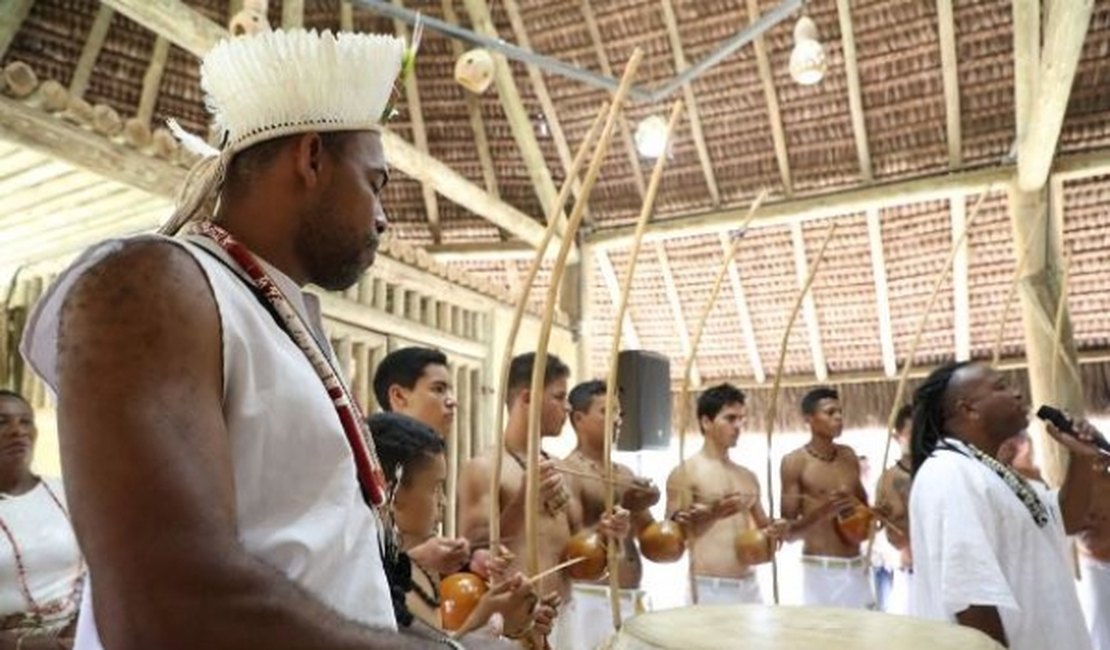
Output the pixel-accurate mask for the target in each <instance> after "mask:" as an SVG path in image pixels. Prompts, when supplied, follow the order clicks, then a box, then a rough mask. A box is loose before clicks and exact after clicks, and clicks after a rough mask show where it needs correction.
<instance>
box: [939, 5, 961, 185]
mask: <svg viewBox="0 0 1110 650" xmlns="http://www.w3.org/2000/svg"><path fill="white" fill-rule="evenodd" d="M937 23H938V27H939V29H940V61H941V69H942V70H943V74H944V118H945V130H946V132H947V134H948V167H949V168H950V169H957V168H959V167H960V166H961V165H963V163H964V156H963V135H962V132H961V126H960V76H959V69H958V68H959V60H958V58H957V56H956V19H955V17H954V15H953V12H952V0H937Z"/></svg>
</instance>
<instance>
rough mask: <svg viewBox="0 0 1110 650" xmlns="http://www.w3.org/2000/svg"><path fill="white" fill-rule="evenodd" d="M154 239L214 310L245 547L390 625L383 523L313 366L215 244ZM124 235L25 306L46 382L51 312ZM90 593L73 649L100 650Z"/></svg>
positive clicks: (284, 283) (359, 616)
mask: <svg viewBox="0 0 1110 650" xmlns="http://www.w3.org/2000/svg"><path fill="white" fill-rule="evenodd" d="M148 237H149V236H148ZM160 239H162V240H164V241H171V242H174V243H176V244H177V245H180V246H181V247H182V248H183V249H184V250H186V251H188V252H189V253H190V254H191V255H192V256H193V257H194V258H195V259H196V261H197V262H198V264H199V265H200V267H201V269H202V270H203V271H204V273H205V275H206V276H207V279H208V283H209V286H210V287H211V289H212V293H213V295H214V296H215V300H216V305H217V307H218V309H219V315H220V326H221V334H222V337H223V375H224V396H223V412H224V418H225V420H226V422H227V430H228V432H229V434H230V443H231V460H232V465H233V469H234V474H235V504H236V518H237V530H238V534H239V540H240V542H241V544H242V545H243V548H244V549H245V550H246V551H247V552H248V553H250V554H251V555H253V556H255V557H257V558H258V559H260V560H262V561H263V562H265V563H266V564H267V565H269V566H271V567H274V568H275V569H277V570H278V571H281V572H282V573H284V574H285V575H286V577H288V578H289V579H290V580H293V581H295V582H297V583H298V584H300V585H301V586H302V587H304V588H305V589H307V590H308V591H309V592H311V593H312V594H314V595H315V596H316V598H318V599H319V600H320V602H322V603H323V604H325V605H327V606H328V607H330V608H332V609H334V610H335V611H336V612H338V613H339V614H340V615H342V616H344V617H345V618H347V619H350V620H352V621H356V622H359V623H363V624H365V625H371V626H376V627H382V628H389V629H395V628H396V622H395V619H394V615H393V605H392V600H391V599H390V595H389V587H388V585H387V584H386V579H385V571H384V570H383V568H382V559H381V552H380V547H379V530H380V524H379V521H378V519H377V516H376V515H375V513H374V512H373V511H372V510H371V509H370V508H369V507H367V505H366V504H365V503H364V502H363V499H362V496H361V494H360V491H359V484H358V480H357V477H356V474H355V465H354V461H353V459H352V455H351V451H350V448H349V447H348V444H347V440H346V437H345V435H344V433H343V428H342V425H341V424H340V421H339V417H338V415H337V414H336V411H335V407H334V406H333V404H332V401H331V398H329V397H328V395H327V392H326V391H325V389H324V386H323V384H322V382H321V381H320V379H319V378H318V376H317V375H316V372H315V371H314V370H313V369H312V366H311V365H310V364H309V362H308V360H307V359H306V358H305V356H304V353H302V352H301V350H300V348H298V347H297V346H296V344H295V343H293V341H292V340H291V339H290V338H289V336H288V335H287V334H286V333H285V331H284V330H283V329H282V328H281V327H279V326H278V325H277V323H276V322H275V321H274V319H273V317H271V316H270V313H269V312H268V311H267V310H266V309H265V308H264V307H263V306H262V305H261V303H260V302H259V301H258V298H256V297H255V294H254V293H252V292H251V290H250V289H249V288H248V286H247V285H246V284H245V283H244V282H243V281H242V280H241V279H240V278H241V277H242V276H241V275H237V274H238V272H237V271H233V270H232V269H233V268H237V267H235V265H234V263H233V262H232V261H231V260H230V258H229V257H228V256H227V254H226V253H225V252H224V251H223V249H221V248H220V247H219V246H218V245H216V244H215V243H213V242H211V241H210V240H207V239H202V238H197V239H196V240H193V241H191V242H189V243H185V242H182V241H181V240H170V239H166V238H160ZM123 243H124V242H123V241H121V240H114V241H109V242H105V243H103V244H100V245H99V246H96V247H94V248H92V249H89V250H88V251H86V252H85V253H84V254H83V255H82V256H81V257H80V258H79V259H78V260H77V261H75V262H74V264H73V265H72V266H71V267H70V268H69V269H67V271H66V272H65V273H64V274H63V275H62V276H61V277H59V278H58V280H57V281H56V282H55V283H54V285H52V287H51V289H50V290H49V291H48V293H47V294H46V295H45V296H44V297H43V299H42V300H40V301H39V303H38V305H37V306H36V310H35V312H34V313H33V314H32V315H31V319H30V320H29V323H28V327H27V332H26V334H25V337H24V341H23V353H24V357H26V358H27V359H28V360H29V361H30V362H31V364H32V365H33V366H34V368H35V370H36V371H37V372H38V373H39V375H40V376H42V377H43V379H44V381H45V382H46V383H47V384H48V385H50V386H51V387H55V386H56V385H57V382H56V379H57V375H56V368H55V366H56V362H57V358H56V348H57V327H58V312H59V310H60V308H61V305H62V303H63V299H64V296H65V294H66V293H67V292H68V291H69V289H70V288H71V287H72V286H73V282H74V281H75V280H76V278H77V277H78V276H79V275H80V274H81V273H83V272H84V271H86V270H87V269H88V268H89V267H91V266H92V265H93V264H95V263H96V262H97V261H99V260H101V259H103V258H104V257H105V256H107V255H108V254H110V253H111V252H113V251H116V250H119V249H120V248H121V247H122V245H123ZM202 247H203V248H204V249H205V250H201V248H202ZM229 265H230V267H229ZM263 266H264V268H265V269H266V271H267V273H269V274H270V277H271V278H273V280H274V282H275V283H277V285H278V286H279V287H280V288H281V290H282V292H283V293H284V294H285V295H286V297H287V298H288V299H289V301H290V303H291V304H292V305H293V306H294V308H295V309H296V310H297V311H298V312H299V313H300V315H301V318H302V319H304V321H305V322H306V323H308V324H309V326H310V327H311V329H312V332H313V334H314V335H315V336H316V338H317V339H318V340H320V341H321V343H322V345H323V347H324V349H325V351H326V352H327V353H328V355H330V356H332V358H333V359H334V355H333V354H332V352H331V349H330V346H328V344H327V339H326V337H325V336H324V330H323V327H322V325H321V322H320V313H319V309H318V304H317V303H316V302H315V298H314V297H313V296H311V295H310V294H306V293H303V292H301V290H300V289H299V288H298V287H297V286H296V284H295V283H293V281H292V280H290V279H289V278H288V277H286V276H284V275H282V274H281V273H280V272H279V271H277V270H276V269H274V268H273V267H271V266H269V265H266V264H265V263H264V262H263ZM337 365H338V364H337ZM70 435H73V434H72V433H71V434H70ZM95 572H96V567H95V566H93V567H91V573H92V575H91V577H90V582H91V585H90V591H92V590H94V589H95V586H96V576H95ZM87 595H88V594H86V598H85V599H84V602H83V603H82V611H81V617H82V619H83V620H82V621H81V624H80V629H79V630H78V634H77V643H76V649H77V650H101V645H100V643H99V640H98V639H97V638H90V637H91V636H96V635H93V634H92V632H95V630H91V631H89V632H87V633H86V630H88V628H89V626H90V623H91V621H92V620H93V618H92V600H91V599H90V598H88V597H87Z"/></svg>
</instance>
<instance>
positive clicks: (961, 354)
mask: <svg viewBox="0 0 1110 650" xmlns="http://www.w3.org/2000/svg"><path fill="white" fill-rule="evenodd" d="M965 201H966V197H964V196H963V195H962V194H960V195H956V196H953V197H952V198H951V200H949V202H948V206H949V211H950V213H951V215H952V219H951V221H952V243H956V242H957V241H959V240H960V237H961V236H962V235H963V232H964V224H965V223H967V203H966V202H965ZM968 287H969V284H968V261H967V237H964V238H963V241H961V242H960V246H959V248H957V249H956V255H955V257H953V258H952V327H953V330H954V332H953V333H954V335H955V341H954V342H955V345H956V361H967V360H968V359H970V358H971V305H970V296H969V295H968V292H969V288H968Z"/></svg>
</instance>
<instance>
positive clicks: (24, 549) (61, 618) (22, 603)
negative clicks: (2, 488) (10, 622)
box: [0, 479, 85, 631]
mask: <svg viewBox="0 0 1110 650" xmlns="http://www.w3.org/2000/svg"><path fill="white" fill-rule="evenodd" d="M48 480H49V482H50V485H49V488H50V490H49V491H48V490H47V481H48ZM51 492H53V493H54V495H55V496H57V498H58V501H59V502H61V504H62V507H63V508H64V507H65V492H64V491H63V489H62V485H61V483H60V482H58V481H54V480H51V479H43V480H42V481H39V484H38V485H36V486H35V487H34V488H33V489H31V490H30V491H29V492H27V493H26V494H21V495H19V496H14V497H13V496H5V497H3V498H0V522H3V524H4V527H5V528H6V529H7V531H8V533H10V534H11V537H10V538H9V536H8V534H7V533H4V532H0V619H3V618H5V617H7V616H11V615H13V614H21V613H27V612H29V611H30V605H29V603H28V602H27V599H26V596H24V594H23V591H22V588H21V579H20V576H19V569H18V568H17V566H16V558H15V550H16V549H18V551H19V556H20V559H21V560H22V561H23V568H24V573H25V578H24V579H25V580H26V583H27V588H28V591H30V593H31V597H32V598H33V599H34V601H35V604H37V605H38V606H39V607H40V608H51V609H56V610H57V612H56V613H52V614H51V615H49V616H46V617H45V618H46V619H47V621H48V623H47V627H49V628H50V629H52V630H54V631H57V630H59V629H61V628H63V627H65V626H66V625H67V624H68V623H69V619H70V618H71V617H72V616H73V615H74V613H76V611H77V600H78V597H79V596H80V580H81V578H82V576H83V575H84V571H85V569H84V563H83V562H82V561H81V551H80V549H79V548H78V547H77V538H76V537H75V536H74V534H73V528H72V527H71V526H70V523H69V516H68V515H67V514H66V512H65V511H64V510H63V509H62V508H59V507H58V503H57V502H55V501H54V498H53V497H51V496H50V494H51ZM13 545H14V547H15V548H13ZM0 627H2V626H0Z"/></svg>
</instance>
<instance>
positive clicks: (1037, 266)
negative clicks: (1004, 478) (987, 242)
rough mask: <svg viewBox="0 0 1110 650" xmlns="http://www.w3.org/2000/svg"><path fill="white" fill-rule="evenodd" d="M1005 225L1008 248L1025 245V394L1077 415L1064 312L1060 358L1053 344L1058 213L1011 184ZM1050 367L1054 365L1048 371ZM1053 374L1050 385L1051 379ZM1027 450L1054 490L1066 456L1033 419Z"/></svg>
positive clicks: (1042, 197)
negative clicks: (1008, 227)
mask: <svg viewBox="0 0 1110 650" xmlns="http://www.w3.org/2000/svg"><path fill="white" fill-rule="evenodd" d="M1009 202H1010V222H1011V226H1012V227H1013V232H1014V250H1015V251H1021V250H1024V248H1025V246H1026V244H1028V245H1029V246H1030V251H1029V255H1028V257H1027V258H1026V260H1025V268H1024V269H1023V273H1022V278H1021V285H1020V290H1019V292H1018V293H1019V294H1020V296H1021V312H1022V323H1023V325H1024V329H1025V355H1026V362H1027V363H1028V368H1029V390H1030V399H1031V400H1032V403H1033V407H1034V408H1037V407H1038V406H1040V405H1041V404H1050V405H1052V406H1055V407H1057V408H1061V409H1065V410H1067V411H1069V412H1070V413H1074V414H1082V413H1083V408H1084V402H1083V387H1082V386H1081V385H1080V382H1079V380H1078V378H1077V377H1076V375H1075V374H1074V373H1073V372H1071V371H1070V370H1069V369H1068V368H1067V365H1068V364H1071V365H1072V366H1073V367H1078V365H1079V358H1078V354H1077V353H1076V348H1075V340H1074V339H1073V337H1072V331H1071V319H1070V316H1069V313H1068V310H1067V308H1066V307H1065V308H1064V312H1063V314H1062V318H1061V321H1060V323H1061V328H1062V332H1061V334H1062V335H1061V337H1060V342H1061V345H1060V354H1055V353H1054V349H1053V344H1054V340H1055V336H1056V335H1055V332H1054V331H1053V327H1054V325H1055V323H1054V320H1055V318H1056V314H1057V308H1058V306H1059V300H1060V295H1061V290H1060V287H1061V278H1062V272H1063V264H1064V262H1063V259H1064V256H1063V224H1062V223H1061V221H1060V219H1059V214H1060V213H1059V211H1055V210H1052V211H1050V210H1049V206H1048V193H1047V191H1046V190H1041V191H1038V192H1025V191H1022V190H1020V189H1019V188H1018V187H1016V186H1011V187H1010V191H1009ZM1053 366H1059V367H1057V368H1055V369H1053ZM1053 375H1055V377H1056V382H1055V383H1053V382H1052V381H1051V377H1052V376H1053ZM1031 427H1032V430H1033V432H1034V435H1033V436H1032V438H1033V446H1034V449H1035V450H1036V454H1037V458H1038V459H1039V460H1040V464H1041V470H1042V472H1043V474H1044V477H1045V479H1046V480H1047V481H1048V483H1049V485H1052V486H1059V485H1060V482H1061V481H1062V480H1063V478H1064V473H1065V471H1066V470H1067V466H1068V460H1067V452H1066V451H1065V449H1064V448H1063V447H1061V446H1060V445H1059V444H1057V443H1056V442H1055V441H1053V440H1051V439H1050V438H1049V437H1048V435H1047V434H1046V433H1045V432H1044V428H1043V427H1042V426H1041V424H1040V422H1039V421H1036V420H1034V422H1033V423H1032V424H1031Z"/></svg>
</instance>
